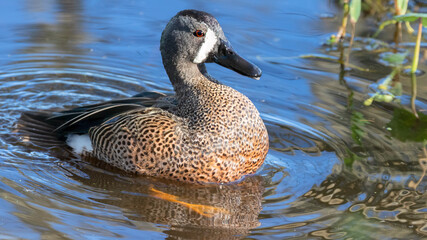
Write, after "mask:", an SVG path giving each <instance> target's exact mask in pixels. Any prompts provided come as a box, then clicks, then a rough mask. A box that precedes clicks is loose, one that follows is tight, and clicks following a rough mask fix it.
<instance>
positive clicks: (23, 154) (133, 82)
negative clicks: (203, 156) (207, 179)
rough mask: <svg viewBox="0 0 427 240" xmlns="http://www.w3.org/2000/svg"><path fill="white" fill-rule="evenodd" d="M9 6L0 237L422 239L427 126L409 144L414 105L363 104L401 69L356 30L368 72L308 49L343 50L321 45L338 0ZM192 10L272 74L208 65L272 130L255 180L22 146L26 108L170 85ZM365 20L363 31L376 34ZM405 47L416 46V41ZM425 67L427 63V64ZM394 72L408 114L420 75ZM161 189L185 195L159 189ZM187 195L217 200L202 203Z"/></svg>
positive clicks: (1, 90)
mask: <svg viewBox="0 0 427 240" xmlns="http://www.w3.org/2000/svg"><path fill="white" fill-rule="evenodd" d="M1 5H2V8H0V9H1V10H0V16H1V21H0V33H1V34H0V39H1V43H2V44H0V79H1V81H0V106H1V108H0V169H1V171H0V238H2V239H14V238H26V239H69V238H72V239H83V238H85V239H86V238H89V239H117V238H125V239H133V238H141V237H143V238H144V239H159V238H160V239H161V238H170V239H239V238H249V239H284V238H292V237H293V238H301V239H304V238H326V239H348V238H353V239H421V238H423V237H425V236H426V235H427V205H426V199H427V195H426V191H425V190H426V188H427V182H426V178H425V177H424V179H421V180H420V178H421V177H422V174H423V170H422V167H423V166H425V162H422V161H421V160H422V158H423V155H422V154H423V153H422V145H421V144H419V143H417V142H415V141H413V140H412V138H411V136H413V135H416V134H421V135H423V134H427V133H426V132H425V129H426V128H425V125H423V123H420V124H418V125H417V127H418V128H412V129H411V128H408V130H407V131H409V136H406V138H405V137H402V132H399V131H398V130H399V129H396V128H395V126H399V125H387V124H389V123H390V122H391V121H392V119H394V120H395V121H397V120H399V117H398V116H400V115H398V114H399V113H401V114H404V113H405V112H404V111H402V110H399V111H395V109H400V107H399V105H398V104H385V103H378V104H374V105H372V106H370V107H365V106H363V101H364V100H365V99H367V98H368V93H372V88H373V87H375V86H376V85H375V82H376V81H378V80H380V79H381V78H384V77H385V76H386V75H387V74H389V73H390V72H391V68H390V67H389V66H386V65H385V64H384V63H383V62H382V61H380V60H379V53H378V52H375V51H371V50H372V49H374V50H375V49H376V48H378V44H377V43H376V42H370V41H371V40H369V39H366V38H357V39H356V41H355V46H354V47H353V49H354V53H353V54H352V57H351V59H350V60H351V63H353V64H355V65H357V66H359V67H361V68H370V69H371V71H370V72H364V71H360V70H357V69H354V68H353V69H352V70H350V71H349V72H347V73H346V74H345V75H340V73H341V71H340V65H339V64H338V63H336V62H333V61H330V60H325V59H321V58H313V57H304V58H302V57H300V56H302V55H316V56H329V57H339V51H338V50H339V49H335V48H330V47H328V46H326V45H324V43H325V42H326V40H327V39H328V37H329V36H330V35H331V34H333V33H335V32H336V31H337V29H338V25H339V22H340V16H341V12H340V7H339V5H337V4H336V3H335V2H333V1H326V0H324V1H309V0H306V1H274V0H270V1H259V2H254V3H248V2H246V1H203V2H200V1H184V0H182V1H162V0H159V1H132V0H124V1H114V0H108V1H94V0H86V1H78V0H73V1H66V0H56V1H55V0H42V1H36V0H15V1H2V3H1ZM186 8H195V9H200V10H206V11H208V12H210V13H212V14H213V15H214V16H216V17H217V18H218V19H219V21H220V23H221V25H222V27H223V29H224V31H225V33H226V35H227V36H228V38H229V40H230V42H231V43H232V44H233V47H234V48H235V49H236V50H237V51H238V52H239V54H240V55H242V56H245V57H246V58H248V59H250V60H251V61H253V62H254V63H256V64H257V65H258V66H259V67H260V68H261V69H262V70H263V72H264V75H263V77H262V78H261V80H260V81H254V80H252V79H248V78H245V77H242V76H239V75H238V74H236V73H234V72H232V71H230V70H227V69H224V68H222V67H220V66H216V65H213V64H210V65H209V66H208V70H209V72H210V73H211V74H212V75H213V76H215V77H216V78H218V79H221V81H222V82H223V83H225V84H227V85H229V86H232V87H233V88H235V89H237V90H239V91H241V92H243V93H244V94H245V95H247V96H248V97H249V98H250V99H251V100H252V101H253V102H254V104H255V105H256V106H257V108H258V109H259V111H260V113H261V115H262V117H263V119H264V121H265V123H266V125H267V128H268V131H269V134H270V146H271V148H270V151H269V154H268V156H267V159H266V161H265V164H264V165H263V167H262V169H261V170H260V171H259V172H258V173H257V174H256V175H255V176H251V177H247V178H246V179H244V180H243V181H242V182H239V183H236V184H231V185H222V186H217V185H211V186H192V185H185V184H176V183H170V182H164V181H158V180H155V179H149V178H143V177H133V176H128V175H126V174H123V173H122V172H119V171H117V170H114V169H111V168H108V166H103V165H99V164H97V163H96V162H93V161H89V160H87V159H82V158H81V157H79V156H76V155H70V154H66V153H65V152H64V151H62V150H61V149H41V148H37V147H28V146H25V145H23V144H21V143H19V142H18V141H16V139H15V138H14V137H13V136H14V135H13V133H12V131H13V127H14V124H15V123H16V122H17V119H18V118H19V116H20V114H21V113H22V112H24V111H29V110H58V109H64V108H70V107H75V106H80V105H83V104H91V103H98V102H101V101H106V100H110V99H115V98H121V97H128V96H131V95H133V94H136V93H139V92H141V91H145V90H148V91H159V92H163V93H166V94H169V93H172V92H173V91H172V87H171V85H170V83H169V80H168V78H167V76H166V74H165V72H164V70H163V66H162V64H161V57H160V53H159V39H160V34H161V32H162V30H163V27H164V26H165V24H166V23H167V21H168V20H169V19H170V18H171V17H172V16H173V15H174V14H175V13H176V12H178V11H179V10H182V9H186ZM363 21H365V22H362V23H361V24H360V25H359V26H360V27H359V29H358V36H361V37H364V36H367V35H368V34H369V33H372V32H373V31H375V29H374V28H373V27H372V23H369V21H368V20H363ZM389 31H392V30H389ZM391 35H393V34H392V33H388V32H387V31H386V32H385V33H383V34H382V35H380V37H381V38H382V39H383V40H385V41H386V42H391V37H390V36H391ZM403 41H404V42H406V43H405V44H403V47H404V48H407V49H412V47H413V44H412V45H411V43H410V42H414V38H411V37H409V36H404V39H403ZM386 50H387V49H386ZM387 51H391V50H390V49H388V50H387ZM379 52H381V51H379ZM382 52H384V49H383V50H382ZM420 69H421V70H422V71H424V72H425V71H426V70H427V68H426V65H425V59H421V61H420ZM340 76H341V77H340ZM426 78H427V77H426V75H425V74H423V75H421V76H419V77H418V79H417V80H418V98H417V106H418V108H419V109H420V110H421V111H425V110H426V109H427V107H426V103H427V99H426V97H427V95H426V93H427V84H425V82H426V80H427V79H426ZM400 81H401V82H402V85H403V96H402V99H401V101H402V105H403V106H405V107H406V108H407V109H409V108H408V106H409V101H410V86H411V85H410V78H409V77H407V76H403V75H402V76H401V77H400ZM392 123H393V122H392ZM392 123H390V124H392ZM390 126H393V127H390ZM396 132H397V133H396ZM399 133H400V135H399ZM403 133H405V131H403ZM396 134H397V135H396ZM424 136H425V135H424ZM399 139H400V140H399ZM420 159H421V160H420ZM423 164H424V165H423ZM419 180H420V182H419V184H418V185H417V186H415V187H416V189H414V188H415V187H414V183H416V182H417V181H419ZM153 188H154V189H156V190H159V191H162V192H165V193H168V194H172V195H175V196H178V197H179V201H180V202H169V201H165V200H163V199H161V198H159V197H158V195H155V194H154V193H155V192H154V191H153V190H152V189H153ZM188 203H192V204H202V205H209V206H212V207H217V209H213V210H211V211H210V210H209V209H203V211H202V212H197V211H195V210H194V209H191V208H190V207H189V206H188V205H186V204H188ZM219 209H222V211H220V210H219Z"/></svg>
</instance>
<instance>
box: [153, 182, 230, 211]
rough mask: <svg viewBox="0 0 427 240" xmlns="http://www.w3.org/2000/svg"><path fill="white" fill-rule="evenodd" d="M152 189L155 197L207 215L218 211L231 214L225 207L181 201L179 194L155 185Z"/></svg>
mask: <svg viewBox="0 0 427 240" xmlns="http://www.w3.org/2000/svg"><path fill="white" fill-rule="evenodd" d="M150 191H152V192H153V193H154V194H153V195H152V196H154V197H157V198H160V199H163V200H166V201H170V202H175V203H178V204H181V205H183V206H185V207H187V208H189V209H191V210H193V211H195V212H197V213H198V214H200V215H202V216H205V217H213V216H214V215H215V214H217V213H223V214H230V212H229V211H227V210H226V209H224V208H220V207H213V206H208V205H202V204H192V203H187V202H183V201H180V200H178V197H177V196H174V195H172V194H168V193H165V192H162V191H159V190H157V189H154V188H153V187H150Z"/></svg>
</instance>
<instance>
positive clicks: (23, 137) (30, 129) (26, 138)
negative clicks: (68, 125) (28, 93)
mask: <svg viewBox="0 0 427 240" xmlns="http://www.w3.org/2000/svg"><path fill="white" fill-rule="evenodd" d="M49 117H50V114H48V113H44V112H24V113H22V114H21V117H20V118H19V120H18V123H17V125H16V128H15V131H14V132H15V133H17V134H18V138H19V139H20V142H21V143H23V144H25V145H30V144H31V145H36V146H39V147H47V148H50V147H55V146H63V145H65V142H64V141H65V136H64V135H61V134H58V133H56V132H55V131H54V130H55V128H56V125H55V124H56V123H55V122H52V121H47V119H48V118H49Z"/></svg>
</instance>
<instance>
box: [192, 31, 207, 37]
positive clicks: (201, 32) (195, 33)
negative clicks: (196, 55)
mask: <svg viewBox="0 0 427 240" xmlns="http://www.w3.org/2000/svg"><path fill="white" fill-rule="evenodd" d="M193 34H194V36H196V37H204V36H205V32H203V31H202V30H196V31H194V33H193Z"/></svg>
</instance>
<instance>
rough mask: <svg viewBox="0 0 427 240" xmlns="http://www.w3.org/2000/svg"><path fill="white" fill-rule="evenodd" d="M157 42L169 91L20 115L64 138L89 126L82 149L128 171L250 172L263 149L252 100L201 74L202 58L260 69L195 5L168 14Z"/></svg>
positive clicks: (178, 175)
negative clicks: (86, 145) (86, 143)
mask: <svg viewBox="0 0 427 240" xmlns="http://www.w3.org/2000/svg"><path fill="white" fill-rule="evenodd" d="M195 31H202V32H203V36H202V37H201V36H199V35H200V32H198V34H197V36H195V34H194V32H195ZM160 49H161V52H162V58H163V64H164V66H165V69H166V72H167V73H168V76H169V78H170V80H171V82H172V84H173V86H174V89H175V91H176V95H175V96H162V95H161V94H155V93H143V94H141V95H139V96H135V97H134V98H129V99H125V100H117V101H111V102H108V103H104V104H98V105H92V106H87V107H81V108H76V109H74V110H70V111H66V112H61V113H58V114H54V115H53V116H44V118H43V117H41V115H37V114H34V113H31V114H27V115H25V116H23V118H27V120H28V118H30V119H31V118H32V119H36V120H40V121H43V122H44V123H45V125H46V124H47V125H51V126H54V128H55V133H56V134H57V135H58V136H59V137H63V138H64V139H65V138H67V137H69V136H70V135H71V134H85V133H88V134H89V138H90V141H91V143H92V148H93V151H91V152H87V153H86V154H91V155H92V156H95V157H96V158H98V159H100V160H102V161H105V162H107V163H108V164H111V165H113V166H115V167H118V168H120V169H123V170H125V171H127V172H131V173H138V174H142V175H147V176H153V177H161V178H167V179H173V180H179V181H185V182H221V183H224V182H231V181H235V180H238V179H240V178H241V177H242V176H244V175H246V174H251V173H254V172H255V171H256V170H257V169H258V168H259V167H260V166H261V164H262V163H263V161H264V159H265V156H266V154H267V151H268V135H267V130H266V128H265V126H264V123H263V121H262V119H261V118H260V116H259V113H258V111H257V109H256V108H255V106H254V105H253V103H252V102H251V101H250V100H249V99H248V98H247V97H246V96H244V95H243V94H241V93H239V92H238V91H236V90H234V89H232V88H230V87H228V86H225V85H223V84H221V83H219V82H218V81H217V80H215V79H214V78H212V77H211V76H210V75H208V74H207V72H206V68H205V66H204V63H205V62H216V63H218V64H220V65H222V66H225V67H228V68H231V69H233V70H235V71H237V72H239V73H241V74H243V75H246V76H249V77H253V78H259V77H260V76H261V71H260V70H259V69H258V68H257V67H256V66H254V65H253V64H251V63H249V62H247V61H245V60H244V59H242V58H241V57H239V56H238V55H237V54H236V53H235V52H234V50H233V49H232V48H231V46H230V43H229V42H228V40H227V39H226V38H225V36H224V33H223V32H222V29H221V27H220V26H219V24H218V22H217V21H216V19H215V18H213V17H212V16H211V15H209V14H207V13H204V12H199V11H195V10H185V11H181V12H179V13H178V14H177V15H176V16H175V17H173V18H172V19H171V21H170V22H169V24H168V25H167V26H166V28H165V30H164V31H163V34H162V39H161V47H160ZM150 94H151V95H150ZM22 125H24V126H25V124H22ZM27 132H29V131H27Z"/></svg>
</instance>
